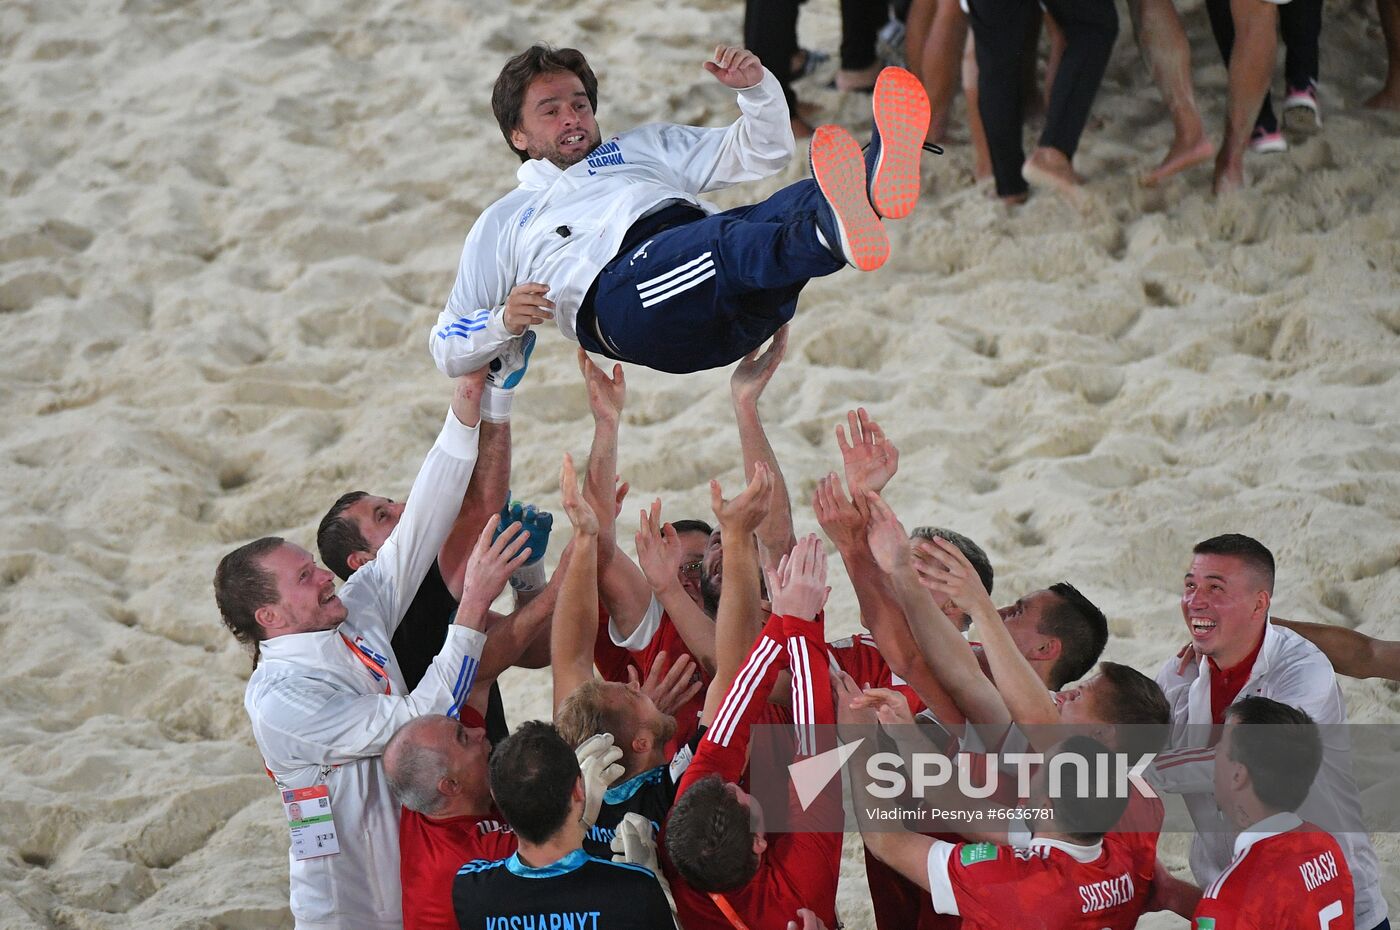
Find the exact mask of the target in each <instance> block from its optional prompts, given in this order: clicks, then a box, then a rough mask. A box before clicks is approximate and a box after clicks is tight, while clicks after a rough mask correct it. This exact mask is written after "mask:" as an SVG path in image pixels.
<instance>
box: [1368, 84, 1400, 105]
mask: <svg viewBox="0 0 1400 930" xmlns="http://www.w3.org/2000/svg"><path fill="white" fill-rule="evenodd" d="M1362 106H1363V107H1365V108H1366V109H1368V110H1400V87H1391V86H1390V85H1389V84H1387V85H1385V86H1384V87H1382V88H1381V89H1380V90H1379V91H1378V92H1377V93H1376V95H1375V96H1374V97H1372V98H1371V99H1370V100H1367V101H1366V102H1365V103H1363V104H1362Z"/></svg>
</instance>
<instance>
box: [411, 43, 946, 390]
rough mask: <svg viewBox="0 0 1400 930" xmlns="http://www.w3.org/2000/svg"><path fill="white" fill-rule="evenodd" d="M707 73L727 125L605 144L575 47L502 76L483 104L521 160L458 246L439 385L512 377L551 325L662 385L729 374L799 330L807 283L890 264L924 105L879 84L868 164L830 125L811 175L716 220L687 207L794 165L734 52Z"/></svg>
mask: <svg viewBox="0 0 1400 930" xmlns="http://www.w3.org/2000/svg"><path fill="white" fill-rule="evenodd" d="M705 68H706V70H707V71H709V72H710V74H712V75H714V77H715V79H716V80H718V81H719V82H720V83H721V84H723V85H725V86H726V87H730V88H733V89H734V90H735V91H736V92H737V95H738V101H739V110H740V114H741V115H740V117H739V119H738V120H736V121H735V122H734V123H733V124H731V125H730V126H728V127H726V128H722V129H721V128H714V129H704V128H699V127H695V126H677V125H673V124H668V123H651V124H648V125H645V126H641V127H638V128H636V129H632V130H629V131H627V132H624V133H622V134H620V135H616V136H613V137H612V138H610V139H608V140H607V141H606V142H605V141H603V138H602V135H601V133H600V132H599V130H598V124H597V121H596V120H595V113H596V111H597V106H598V81H597V78H596V77H594V74H593V70H592V69H591V68H590V67H589V66H588V62H587V61H586V60H585V59H584V57H583V55H582V54H581V53H580V52H578V51H577V50H575V49H552V48H548V47H545V46H539V45H536V46H533V47H532V48H530V49H528V50H527V51H525V52H522V53H521V54H519V55H517V56H515V57H514V58H512V59H511V60H510V61H509V62H507V63H506V66H505V68H504V69H502V71H501V74H500V76H499V77H498V78H497V79H496V86H495V89H494V90H493V91H492V94H491V108H492V110H493V111H494V112H495V114H496V120H497V122H498V123H499V124H500V127H501V132H502V134H503V135H504V136H505V138H506V142H507V143H508V144H509V145H510V147H511V150H512V151H514V152H515V153H516V154H517V155H518V156H519V157H520V160H521V161H522V162H523V163H524V164H522V165H521V167H520V170H519V171H518V172H517V175H516V176H517V177H518V178H519V179H520V186H519V187H517V188H516V189H515V190H514V191H512V192H511V193H509V194H507V195H506V196H505V197H503V198H501V199H500V200H498V201H496V202H495V203H494V204H492V205H491V206H490V207H488V208H486V210H485V211H483V212H482V214H481V216H480V217H479V218H478V220H477V222H476V224H475V225H474V226H473V227H472V229H471V232H470V233H468V235H467V240H466V244H465V245H464V246H463V249H462V259H461V263H460V265H459V267H458V270H457V281H456V284H455V285H454V286H453V288H452V294H451V296H450V297H449V298H448V300H447V306H446V308H445V309H444V310H443V312H442V313H441V314H440V315H439V317H438V321H437V324H436V325H435V326H434V327H433V330H432V332H431V333H430V335H429V346H430V348H431V351H432V354H433V359H434V360H435V361H436V362H437V365H438V367H439V368H440V369H442V370H443V371H444V372H445V373H447V374H448V375H449V376H456V375H458V374H461V373H462V372H464V371H467V370H470V369H473V368H480V367H481V366H482V365H483V364H485V363H486V362H487V361H489V360H491V359H493V358H499V359H500V365H501V367H502V369H503V370H502V372H501V373H500V375H501V376H508V374H509V369H512V368H519V367H523V366H524V364H525V361H526V360H527V359H528V357H529V354H530V351H531V350H532V349H533V346H534V338H535V337H534V334H533V333H532V332H531V331H530V327H531V326H533V325H535V324H538V323H544V322H546V321H547V320H550V319H553V320H554V321H555V322H556V323H557V324H558V326H559V328H560V330H561V331H563V333H564V335H565V336H568V337H569V338H571V339H575V340H577V341H578V342H580V343H581V344H582V345H583V347H584V348H585V349H588V350H589V351H591V352H597V353H599V354H602V355H606V356H608V357H609V358H615V359H618V360H621V361H627V362H634V363H636V364H641V365H646V366H648V367H650V368H655V369H658V370H661V371H669V372H677V373H683V372H690V371H701V370H704V369H707V368H718V367H722V366H724V365H728V364H730V363H731V362H734V361H736V360H738V359H740V358H742V357H743V356H744V355H746V354H748V353H749V352H750V351H751V350H753V349H754V348H756V347H757V346H759V345H761V344H762V343H763V342H765V341H766V340H767V339H769V338H770V337H771V336H772V335H773V334H774V333H775V332H777V330H778V328H779V327H781V326H782V325H783V324H784V323H786V322H788V321H789V320H790V319H792V316H793V313H794V312H795V311H796V309H797V296H798V294H799V292H800V291H801V290H802V287H803V286H804V285H805V284H806V283H807V281H808V280H809V279H811V278H814V277H820V276H822V275H829V274H832V273H833V272H835V271H837V270H838V269H840V268H841V267H843V266H844V265H847V264H850V265H854V266H855V267H856V268H859V269H861V270H864V271H872V270H874V269H875V268H878V267H879V266H880V265H882V264H883V263H884V261H885V259H886V257H887V256H888V255H889V239H888V238H887V236H886V235H885V230H884V226H883V223H882V218H900V217H904V216H907V215H908V214H909V213H910V211H911V210H913V208H914V203H915V201H916V200H917V199H918V195H919V156H920V153H921V151H922V149H921V146H922V143H923V140H924V133H925V130H926V128H927V125H928V119H929V107H928V98H927V97H926V96H925V95H924V91H923V86H922V85H921V84H920V83H919V81H918V79H917V78H915V77H914V76H913V75H912V74H910V73H909V72H907V71H904V70H902V69H898V68H889V69H886V70H885V71H884V72H883V73H882V74H881V77H880V80H879V82H878V83H877V85H876V88H875V93H874V96H873V108H874V127H875V128H874V133H873V135H872V139H871V144H870V146H869V148H868V150H867V152H866V154H865V156H864V157H862V155H861V151H860V147H859V146H858V145H857V144H856V142H855V140H854V139H852V138H851V136H850V135H849V134H848V133H847V132H846V131H845V130H843V129H840V128H838V127H835V126H822V127H820V128H819V129H818V130H817V131H816V134H815V135H814V136H813V137H812V145H811V164H812V174H813V177H812V178H811V179H804V180H802V181H799V182H797V183H796V184H792V185H789V186H788V187H785V188H783V189H782V190H780V191H778V192H777V193H775V194H773V196H771V197H769V198H768V199H767V200H765V201H763V202H761V203H757V204H753V205H751V206H745V207H737V208H735V209H733V210H728V211H725V212H722V213H721V212H719V211H718V210H717V209H716V208H715V207H714V206H712V205H709V204H706V203H705V202H703V201H702V200H700V195H701V194H703V193H706V192H708V191H714V190H719V189H721V188H724V187H728V186H730V185H732V184H737V183H739V182H741V181H755V180H759V179H761V178H766V177H769V176H771V175H773V174H775V173H777V172H778V171H780V170H782V168H783V167H784V166H785V165H786V164H787V163H788V160H789V159H791V158H792V154H793V150H794V141H793V136H792V128H791V125H790V123H789V119H788V109H787V103H786V102H785V101H784V99H783V94H782V90H781V88H780V87H779V85H778V81H777V79H776V78H774V77H773V75H772V74H770V73H769V72H767V71H766V70H764V68H763V66H762V65H760V64H759V62H758V59H757V58H756V57H755V56H754V55H753V54H752V53H751V52H748V51H746V50H744V49H738V48H728V47H724V46H721V47H719V48H717V49H715V54H714V58H713V59H712V60H710V61H707V62H705Z"/></svg>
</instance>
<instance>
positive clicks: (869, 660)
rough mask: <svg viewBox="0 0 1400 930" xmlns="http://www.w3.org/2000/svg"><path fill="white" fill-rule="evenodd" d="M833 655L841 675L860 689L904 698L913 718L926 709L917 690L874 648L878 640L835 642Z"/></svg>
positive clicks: (866, 636)
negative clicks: (886, 690)
mask: <svg viewBox="0 0 1400 930" xmlns="http://www.w3.org/2000/svg"><path fill="white" fill-rule="evenodd" d="M831 654H832V655H833V656H835V657H836V664H837V665H839V666H841V671H843V672H845V673H846V674H847V675H850V676H851V678H853V679H854V680H855V683H856V686H857V687H858V688H862V689H864V688H889V689H891V690H893V691H898V692H899V693H900V694H902V695H904V699H905V700H906V701H908V702H909V712H910V713H911V714H917V713H919V711H921V710H923V709H924V702H923V701H921V700H919V696H918V694H916V693H915V692H914V689H913V688H911V687H909V685H908V684H906V683H905V681H904V679H902V678H900V677H899V676H897V675H895V673H894V672H892V671H890V665H889V663H888V662H886V661H885V657H884V656H882V655H880V650H879V648H877V647H876V645H875V637H873V636H871V635H870V634H869V633H861V634H858V635H856V636H848V637H847V638H845V639H838V640H836V641H835V642H834V643H832V644H831Z"/></svg>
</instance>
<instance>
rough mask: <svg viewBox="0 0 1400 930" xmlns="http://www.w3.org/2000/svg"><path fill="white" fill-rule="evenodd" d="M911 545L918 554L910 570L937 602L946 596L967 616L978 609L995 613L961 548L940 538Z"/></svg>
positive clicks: (988, 596) (990, 599)
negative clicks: (917, 574) (914, 572)
mask: <svg viewBox="0 0 1400 930" xmlns="http://www.w3.org/2000/svg"><path fill="white" fill-rule="evenodd" d="M915 548H916V549H917V553H918V557H917V558H915V559H914V570H915V571H917V572H918V573H919V581H920V583H922V584H923V586H924V587H926V588H928V589H929V591H930V592H932V594H933V595H934V598H935V599H937V600H938V601H939V603H942V602H943V600H945V599H950V600H952V602H953V603H954V604H956V605H957V606H958V607H960V608H961V609H962V610H963V612H964V613H966V614H967V615H968V616H974V615H975V614H974V612H975V611H979V610H980V611H986V610H990V611H992V612H993V613H995V612H996V605H995V604H994V603H992V598H991V595H989V594H988V593H987V589H986V588H985V587H983V586H982V579H981V577H980V576H979V575H978V574H977V569H975V568H973V567H972V563H971V562H969V561H968V560H967V556H965V555H963V554H962V550H961V549H959V548H958V547H957V546H955V545H953V544H952V543H950V542H948V540H946V539H943V538H941V537H935V538H933V539H921V540H919V542H918V545H917V546H916V547H915Z"/></svg>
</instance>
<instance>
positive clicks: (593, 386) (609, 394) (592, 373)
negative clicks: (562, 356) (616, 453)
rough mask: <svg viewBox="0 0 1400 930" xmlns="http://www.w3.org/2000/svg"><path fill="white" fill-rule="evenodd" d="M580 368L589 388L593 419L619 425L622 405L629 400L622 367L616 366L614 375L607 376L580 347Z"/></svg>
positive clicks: (589, 402) (589, 401)
mask: <svg viewBox="0 0 1400 930" xmlns="http://www.w3.org/2000/svg"><path fill="white" fill-rule="evenodd" d="M578 368H579V371H581V372H583V383H584V384H585V385H587V387H588V408H589V409H590V410H591V411H593V419H595V420H603V421H605V422H609V423H617V422H618V420H619V419H621V417H622V405H623V403H624V402H626V400H627V382H626V380H624V379H623V377H622V366H621V365H614V366H613V370H612V374H611V375H607V374H605V373H604V372H603V369H601V368H599V367H598V366H597V365H596V364H594V362H593V359H591V358H589V356H588V353H587V352H586V351H585V350H584V349H583V347H582V346H580V347H579V350H578Z"/></svg>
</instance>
